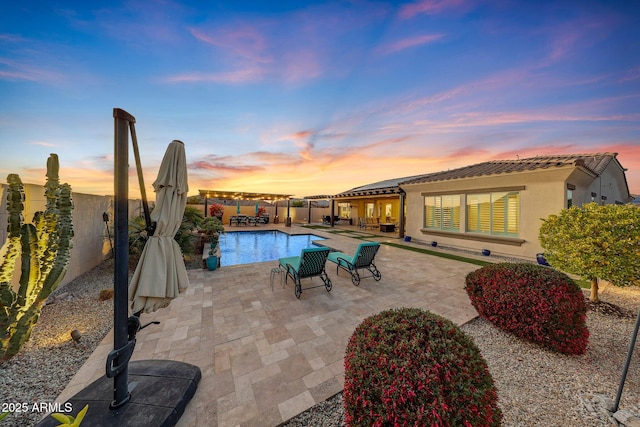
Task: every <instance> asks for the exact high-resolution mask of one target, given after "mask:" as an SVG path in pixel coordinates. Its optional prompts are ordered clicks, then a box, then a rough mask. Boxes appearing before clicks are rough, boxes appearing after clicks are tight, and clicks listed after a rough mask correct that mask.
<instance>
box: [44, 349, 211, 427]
mask: <svg viewBox="0 0 640 427" xmlns="http://www.w3.org/2000/svg"><path fill="white" fill-rule="evenodd" d="M201 377H202V373H201V372H200V368H198V367H197V366H194V365H190V364H188V363H183V362H176V361H173V360H139V361H131V362H129V373H128V379H129V388H130V389H132V390H131V400H129V402H128V403H127V404H125V405H124V406H122V407H121V408H118V409H114V410H111V409H109V405H110V404H111V401H112V400H113V378H107V377H106V376H104V377H101V378H99V379H97V380H96V381H94V382H93V383H91V384H89V385H88V386H87V387H86V388H84V389H83V390H81V391H80V392H79V393H77V394H76V395H75V396H73V397H72V398H71V399H69V400H68V401H67V403H71V405H72V407H73V409H72V411H71V413H65V415H71V416H74V417H75V416H76V415H77V413H78V412H80V411H81V410H82V408H84V406H85V405H87V404H88V405H89V410H88V411H87V414H86V416H85V417H84V419H83V421H82V427H88V426H118V427H125V426H163V427H164V426H173V425H175V424H176V423H177V422H178V420H179V419H180V417H181V416H182V414H183V413H184V410H185V407H186V406H187V403H189V401H190V400H191V398H192V397H193V395H194V393H195V392H196V389H197V388H198V383H199V382H200V378H201ZM62 408H65V406H64V404H63V405H62ZM58 425H60V422H58V421H56V420H55V419H54V418H53V417H51V416H47V417H45V418H44V419H43V420H42V421H40V423H38V424H37V426H38V427H47V426H58Z"/></svg>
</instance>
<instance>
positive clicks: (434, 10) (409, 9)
mask: <svg viewBox="0 0 640 427" xmlns="http://www.w3.org/2000/svg"><path fill="white" fill-rule="evenodd" d="M464 3H465V0H421V1H418V2H415V3H410V4H407V5H404V6H403V7H402V8H401V9H400V12H399V14H398V15H399V16H400V18H402V19H409V18H413V17H414V16H417V15H422V14H427V15H436V14H438V13H441V12H443V11H444V10H447V9H457V8H460V7H461V6H462V5H463V4H464Z"/></svg>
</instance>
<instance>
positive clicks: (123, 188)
mask: <svg viewBox="0 0 640 427" xmlns="http://www.w3.org/2000/svg"><path fill="white" fill-rule="evenodd" d="M113 115H114V118H115V124H114V126H115V141H114V180H115V196H114V198H115V202H114V228H115V231H114V240H115V255H114V273H113V282H114V283H113V289H114V300H113V325H114V326H113V334H114V338H113V348H114V351H113V352H112V353H114V354H113V367H112V368H111V367H110V366H108V368H107V369H110V368H111V372H108V374H109V373H111V374H112V376H113V383H114V384H113V390H114V391H113V394H114V400H113V402H111V405H110V406H109V407H110V409H117V408H120V407H121V406H123V405H125V404H126V403H127V402H128V401H129V399H130V398H131V395H130V393H129V386H128V366H127V365H128V362H129V358H130V357H131V353H130V352H128V351H127V345H128V330H127V329H128V320H127V319H128V317H129V313H128V308H127V306H128V302H127V300H128V278H129V245H128V241H129V237H128V231H129V201H128V200H129V123H133V122H135V118H134V117H133V116H131V115H130V114H128V113H126V112H125V111H123V110H120V109H114V112H113ZM132 351H133V349H131V352H132ZM110 356H111V355H110ZM108 376H109V375H108Z"/></svg>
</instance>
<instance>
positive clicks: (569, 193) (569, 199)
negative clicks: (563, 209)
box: [567, 184, 576, 209]
mask: <svg viewBox="0 0 640 427" xmlns="http://www.w3.org/2000/svg"><path fill="white" fill-rule="evenodd" d="M575 189H576V186H575V185H573V184H567V209H569V208H570V207H571V206H573V190H575Z"/></svg>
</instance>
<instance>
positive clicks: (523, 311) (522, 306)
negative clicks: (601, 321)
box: [465, 263, 589, 354]
mask: <svg viewBox="0 0 640 427" xmlns="http://www.w3.org/2000/svg"><path fill="white" fill-rule="evenodd" d="M465 289H466V291H467V293H468V294H469V298H471V304H473V306H474V307H475V308H476V310H478V313H479V314H480V316H482V317H483V318H484V319H486V320H488V321H489V322H491V323H493V324H494V325H496V326H498V327H499V328H500V329H502V330H504V331H506V332H510V333H512V334H514V335H517V336H519V337H521V338H524V339H526V340H529V341H532V342H534V343H537V344H540V345H542V346H544V347H547V348H550V349H552V350H555V351H558V352H560V353H565V354H583V353H584V352H585V350H586V348H587V344H588V342H589V330H588V329H587V325H586V323H585V318H586V312H587V306H586V304H585V301H584V295H583V294H582V290H580V287H579V286H578V285H577V284H576V283H575V282H574V281H573V280H571V279H570V278H569V277H568V276H567V275H566V274H564V273H561V272H559V271H557V270H553V269H550V268H548V267H543V266H541V265H535V264H509V263H503V264H493V265H488V266H486V267H483V268H481V269H479V270H476V271H473V272H471V273H469V274H468V275H467V278H466V286H465Z"/></svg>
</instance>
